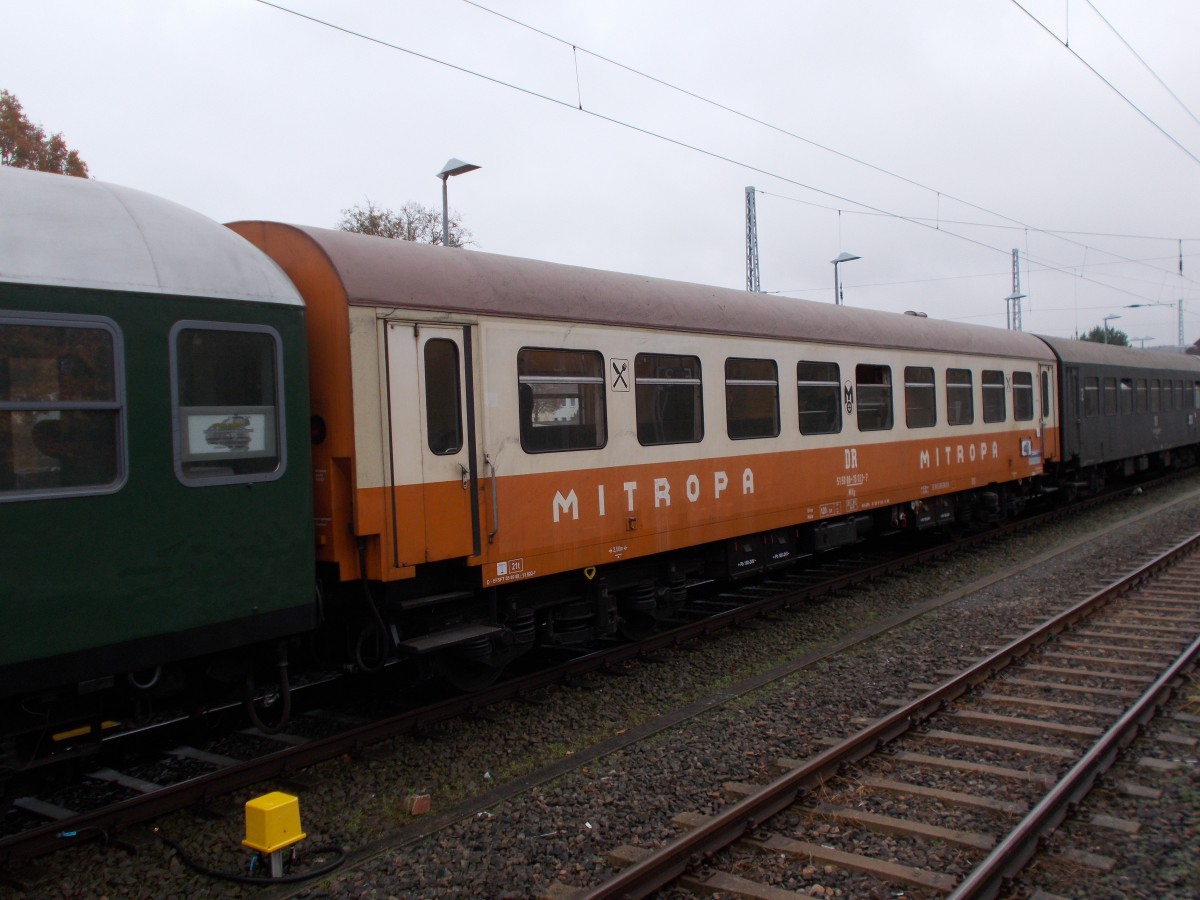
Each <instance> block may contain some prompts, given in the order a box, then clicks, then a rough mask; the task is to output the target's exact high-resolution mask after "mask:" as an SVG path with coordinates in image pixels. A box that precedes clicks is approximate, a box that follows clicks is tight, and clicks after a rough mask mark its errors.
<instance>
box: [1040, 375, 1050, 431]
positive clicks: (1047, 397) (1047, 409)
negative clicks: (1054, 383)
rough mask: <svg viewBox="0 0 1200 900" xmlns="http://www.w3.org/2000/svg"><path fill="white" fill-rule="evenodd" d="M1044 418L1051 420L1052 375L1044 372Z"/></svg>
mask: <svg viewBox="0 0 1200 900" xmlns="http://www.w3.org/2000/svg"><path fill="white" fill-rule="evenodd" d="M1042 418H1043V419H1048V418H1050V373H1049V372H1047V371H1045V370H1042Z"/></svg>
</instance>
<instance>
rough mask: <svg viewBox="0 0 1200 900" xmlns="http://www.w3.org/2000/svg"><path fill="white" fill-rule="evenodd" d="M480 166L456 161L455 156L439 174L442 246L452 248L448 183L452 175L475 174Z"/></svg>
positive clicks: (447, 161) (459, 160)
mask: <svg viewBox="0 0 1200 900" xmlns="http://www.w3.org/2000/svg"><path fill="white" fill-rule="evenodd" d="M478 168H479V166H476V165H472V164H471V163H465V162H463V161H462V160H461V159H455V158H454V157H453V156H452V157H450V159H448V160H446V164H445V165H444V166H442V171H440V172H438V173H437V177H438V178H440V179H442V246H443V247H449V246H450V211H449V206H448V204H447V202H446V182H447V181H449V180H450V176H451V175H465V174H466V173H467V172H474V171H475V170H476V169H478Z"/></svg>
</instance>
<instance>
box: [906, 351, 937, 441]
mask: <svg viewBox="0 0 1200 900" xmlns="http://www.w3.org/2000/svg"><path fill="white" fill-rule="evenodd" d="M904 422H905V424H906V425H908V427H909V428H932V427H933V426H934V425H936V424H937V391H936V388H935V386H934V383H933V367H932V366H905V367H904Z"/></svg>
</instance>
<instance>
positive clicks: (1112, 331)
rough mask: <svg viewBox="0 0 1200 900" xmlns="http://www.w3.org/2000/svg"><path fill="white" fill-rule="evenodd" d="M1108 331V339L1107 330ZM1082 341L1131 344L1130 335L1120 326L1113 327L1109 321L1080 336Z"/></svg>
mask: <svg viewBox="0 0 1200 900" xmlns="http://www.w3.org/2000/svg"><path fill="white" fill-rule="evenodd" d="M1106 331H1107V332H1108V337H1107V339H1106V338H1105V332H1106ZM1080 340H1081V341H1091V342H1092V343H1093V344H1113V345H1114V346H1117V347H1128V346H1129V335H1127V334H1126V333H1125V332H1123V331H1121V330H1120V329H1118V328H1113V327H1112V326H1111V325H1109V324H1108V323H1107V322H1106V323H1104V324H1103V325H1097V326H1095V327H1094V328H1092V330H1091V331H1089V332H1088V333H1087V334H1085V335H1084V336H1083V337H1081V338H1080Z"/></svg>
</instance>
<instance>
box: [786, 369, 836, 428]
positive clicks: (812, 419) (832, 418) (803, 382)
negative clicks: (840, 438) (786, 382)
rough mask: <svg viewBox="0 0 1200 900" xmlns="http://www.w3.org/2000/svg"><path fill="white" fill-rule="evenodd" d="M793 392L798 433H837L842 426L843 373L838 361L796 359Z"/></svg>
mask: <svg viewBox="0 0 1200 900" xmlns="http://www.w3.org/2000/svg"><path fill="white" fill-rule="evenodd" d="M796 393H797V395H798V396H799V405H800V433H801V434H837V433H838V432H839V431H841V430H842V403H841V400H842V376H841V371H840V370H839V369H838V364H837V363H831V362H799V363H797V364H796Z"/></svg>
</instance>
